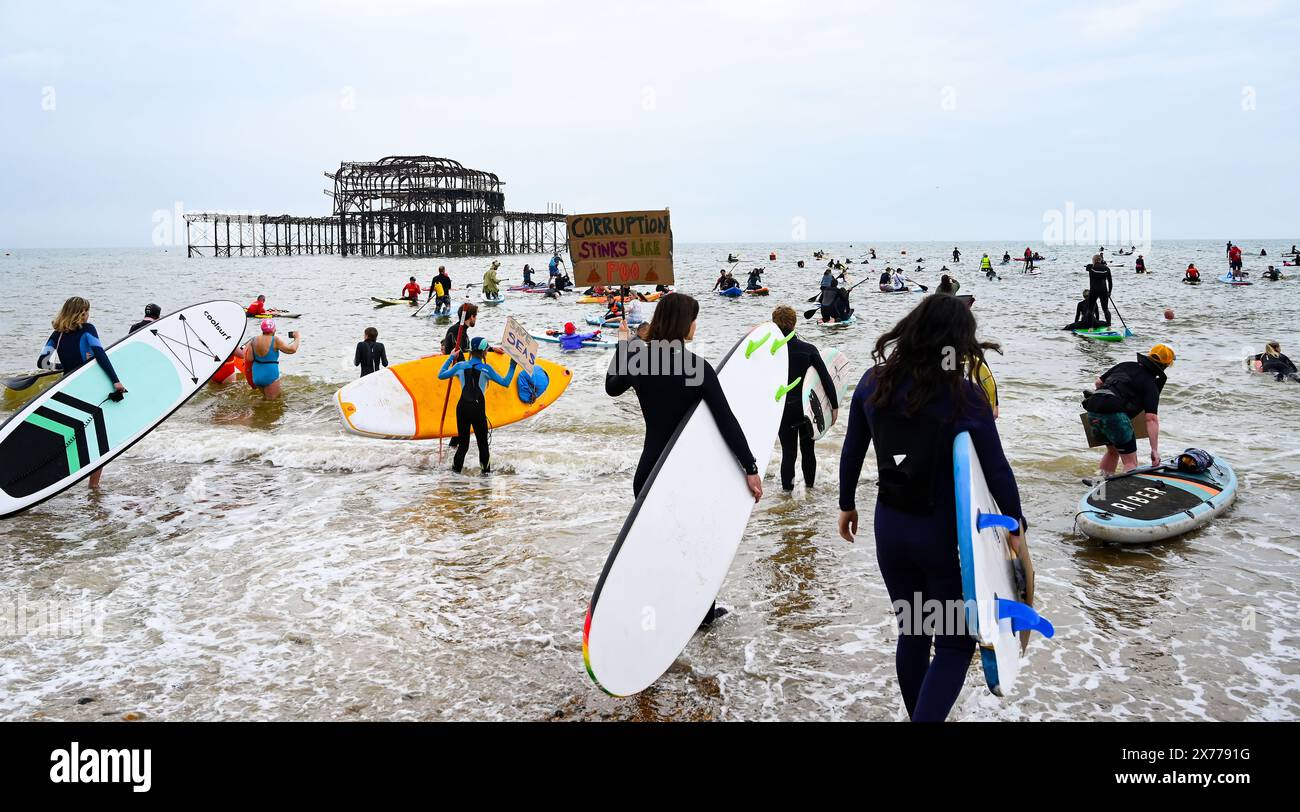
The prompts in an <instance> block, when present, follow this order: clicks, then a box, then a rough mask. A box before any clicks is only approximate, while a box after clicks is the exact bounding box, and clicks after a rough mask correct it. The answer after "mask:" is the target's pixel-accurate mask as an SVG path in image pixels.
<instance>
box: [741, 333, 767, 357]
mask: <svg viewBox="0 0 1300 812" xmlns="http://www.w3.org/2000/svg"><path fill="white" fill-rule="evenodd" d="M771 337H772V334H771V333H764V334H763V337H762V338H760V339H758V340H756V341H750V342H749V346H747V347H745V357H746V358H748V357H749V356H751V355H753V354H754V353H755V352H756V351H757V350H758V348H759V347H761V346H763V345H764V344H766V343H767V340H768V339H769V338H771Z"/></svg>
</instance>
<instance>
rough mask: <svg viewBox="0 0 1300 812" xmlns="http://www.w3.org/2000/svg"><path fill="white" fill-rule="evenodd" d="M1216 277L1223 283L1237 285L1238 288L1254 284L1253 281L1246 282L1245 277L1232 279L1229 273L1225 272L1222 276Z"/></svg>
mask: <svg viewBox="0 0 1300 812" xmlns="http://www.w3.org/2000/svg"><path fill="white" fill-rule="evenodd" d="M1218 279H1219V281H1220V282H1222V283H1223V284H1225V285H1232V286H1234V287H1239V288H1240V287H1244V286H1246V285H1252V284H1254V283H1253V282H1248V281H1246V280H1245V279H1233V278H1232V274H1231V273H1225V274H1224V275H1223V276H1220V277H1218Z"/></svg>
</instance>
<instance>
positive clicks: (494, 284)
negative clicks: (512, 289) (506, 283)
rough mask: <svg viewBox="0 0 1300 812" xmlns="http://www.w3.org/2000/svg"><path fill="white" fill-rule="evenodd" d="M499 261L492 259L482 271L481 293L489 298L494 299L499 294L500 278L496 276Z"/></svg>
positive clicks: (499, 264)
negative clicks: (488, 265)
mask: <svg viewBox="0 0 1300 812" xmlns="http://www.w3.org/2000/svg"><path fill="white" fill-rule="evenodd" d="M500 267H501V263H500V262H497V261H496V260H492V265H491V266H490V267H489V268H488V269H487V270H486V271H484V272H483V295H484V296H486V297H487V298H489V299H496V298H497V297H499V296H500V295H501V280H500V279H498V278H497V268H500Z"/></svg>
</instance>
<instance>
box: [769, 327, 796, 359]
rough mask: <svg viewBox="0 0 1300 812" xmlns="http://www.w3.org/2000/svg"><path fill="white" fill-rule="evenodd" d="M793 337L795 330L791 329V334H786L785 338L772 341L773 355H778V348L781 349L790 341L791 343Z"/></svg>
mask: <svg viewBox="0 0 1300 812" xmlns="http://www.w3.org/2000/svg"><path fill="white" fill-rule="evenodd" d="M792 338H794V331H793V330H791V331H790V335H788V336H786V337H785V338H783V339H781V340H779V341H773V342H772V354H773V355H776V353H777V350H779V349H781V348H782V347H784V346H785V345H786V344H789V343H790V339H792Z"/></svg>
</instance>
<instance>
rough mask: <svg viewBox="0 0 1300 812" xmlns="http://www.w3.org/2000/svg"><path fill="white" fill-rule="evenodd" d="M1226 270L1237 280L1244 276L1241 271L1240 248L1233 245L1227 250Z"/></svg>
mask: <svg viewBox="0 0 1300 812" xmlns="http://www.w3.org/2000/svg"><path fill="white" fill-rule="evenodd" d="M1228 270H1229V271H1231V272H1232V278H1233V279H1236V280H1239V279H1241V278H1242V277H1244V276H1245V274H1244V273H1242V272H1241V249H1240V248H1238V247H1237V246H1235V245H1234V246H1232V248H1230V249H1229V250H1228Z"/></svg>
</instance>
